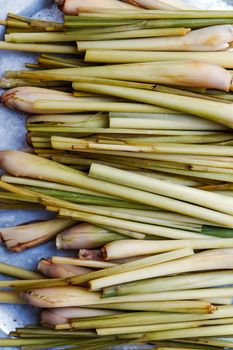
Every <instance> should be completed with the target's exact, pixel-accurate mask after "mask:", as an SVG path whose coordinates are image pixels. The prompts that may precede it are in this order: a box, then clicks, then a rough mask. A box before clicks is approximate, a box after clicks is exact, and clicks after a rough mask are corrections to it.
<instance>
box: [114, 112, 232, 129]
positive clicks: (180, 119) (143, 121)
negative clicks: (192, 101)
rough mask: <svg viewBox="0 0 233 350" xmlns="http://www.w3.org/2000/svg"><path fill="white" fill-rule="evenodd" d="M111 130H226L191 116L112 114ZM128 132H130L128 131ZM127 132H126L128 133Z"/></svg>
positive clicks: (208, 121) (218, 125) (213, 123)
mask: <svg viewBox="0 0 233 350" xmlns="http://www.w3.org/2000/svg"><path fill="white" fill-rule="evenodd" d="M109 127H110V128H119V129H120V128H122V129H124V128H126V129H129V128H133V129H136V128H139V129H147V128H148V129H153V128H154V129H166V130H170V129H171V130H174V129H175V130H176V129H177V130H208V131H211V130H213V131H214V130H217V131H221V130H224V129H225V128H224V127H223V126H221V125H220V124H217V123H215V122H212V121H210V120H205V119H203V118H199V117H194V116H191V115H189V114H187V115H184V114H181V115H179V114H175V115H173V114H163V115H161V114H144V113H143V114H142V113H110V114H109ZM126 131H128V130H126ZM126 131H125V132H126Z"/></svg>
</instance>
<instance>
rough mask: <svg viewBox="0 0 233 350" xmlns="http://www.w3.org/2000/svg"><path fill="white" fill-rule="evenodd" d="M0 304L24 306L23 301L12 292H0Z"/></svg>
mask: <svg viewBox="0 0 233 350" xmlns="http://www.w3.org/2000/svg"><path fill="white" fill-rule="evenodd" d="M0 303H1V304H24V301H23V300H22V299H21V298H20V297H19V296H18V294H17V293H16V292H13V291H9V290H8V291H0Z"/></svg>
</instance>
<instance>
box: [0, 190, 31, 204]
mask: <svg viewBox="0 0 233 350" xmlns="http://www.w3.org/2000/svg"><path fill="white" fill-rule="evenodd" d="M0 198H1V200H3V201H4V200H10V201H15V202H18V201H19V202H28V203H38V200H37V199H36V198H34V197H30V196H23V195H20V194H14V193H9V192H0Z"/></svg>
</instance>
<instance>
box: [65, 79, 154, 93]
mask: <svg viewBox="0 0 233 350" xmlns="http://www.w3.org/2000/svg"><path fill="white" fill-rule="evenodd" d="M78 82H79V83H87V82H88V83H92V84H96V83H97V84H108V85H113V86H125V87H134V88H142V89H148V90H154V89H155V85H154V84H148V83H146V84H145V83H138V82H132V81H125V80H119V79H117V80H114V79H106V78H96V77H88V76H86V77H81V76H80V77H79V78H78ZM76 84H77V83H76V82H73V84H72V87H73V89H74V90H76Z"/></svg>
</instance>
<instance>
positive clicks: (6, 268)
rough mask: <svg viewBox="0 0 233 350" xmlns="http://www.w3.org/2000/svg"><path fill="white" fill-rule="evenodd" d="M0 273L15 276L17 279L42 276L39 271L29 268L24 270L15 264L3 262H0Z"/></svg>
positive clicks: (30, 278)
mask: <svg viewBox="0 0 233 350" xmlns="http://www.w3.org/2000/svg"><path fill="white" fill-rule="evenodd" d="M0 273H1V274H4V275H8V276H12V277H16V278H19V279H23V280H25V279H28V280H32V279H40V278H43V276H42V275H41V274H40V273H36V272H33V271H30V270H26V269H23V268H20V267H17V266H13V265H9V264H5V263H3V262H1V263H0Z"/></svg>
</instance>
